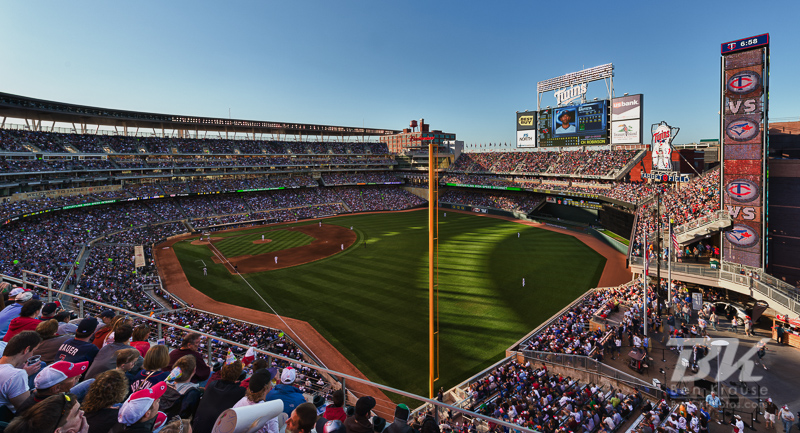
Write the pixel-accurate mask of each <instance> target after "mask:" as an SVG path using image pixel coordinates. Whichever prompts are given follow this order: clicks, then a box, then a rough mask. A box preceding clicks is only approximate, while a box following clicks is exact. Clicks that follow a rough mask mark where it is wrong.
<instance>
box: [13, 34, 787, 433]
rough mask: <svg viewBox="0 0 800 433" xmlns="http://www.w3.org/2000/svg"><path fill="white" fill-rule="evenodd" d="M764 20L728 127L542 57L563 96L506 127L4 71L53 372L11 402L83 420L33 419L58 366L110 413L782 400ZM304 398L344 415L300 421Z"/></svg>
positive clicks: (783, 333)
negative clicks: (661, 113)
mask: <svg viewBox="0 0 800 433" xmlns="http://www.w3.org/2000/svg"><path fill="white" fill-rule="evenodd" d="M763 36H764V35H760V36H757V37H753V38H748V39H746V40H742V41H747V43H746V44H744V45H742V44H741V43H740V41H732V42H731V43H729V44H733V48H728V49H726V44H723V45H722V53H721V60H720V61H721V63H722V70H721V73H720V77H719V79H720V89H721V90H720V92H721V94H722V95H721V96H720V98H721V99H722V100H723V101H724V102H723V103H722V108H721V111H720V115H719V116H720V136H719V137H716V138H713V139H709V140H703V141H700V142H697V143H683V144H680V143H679V142H677V141H673V139H674V138H675V136H676V135H677V134H678V130H679V128H677V127H674V126H671V125H669V124H668V123H667V122H661V123H656V124H653V125H652V128H651V130H652V134H650V135H647V134H645V133H644V132H643V131H644V130H645V129H646V128H645V127H646V125H645V124H644V120H643V119H644V113H645V107H644V97H643V96H644V95H643V94H631V95H629V94H628V93H625V94H624V96H618V95H616V94H615V93H614V90H613V88H614V87H613V84H612V85H610V86H609V85H607V86H606V88H607V89H609V90H608V95H607V97H605V98H602V99H600V100H597V99H598V98H594V99H595V100H594V101H592V100H588V99H587V98H586V95H585V93H586V88H587V86H588V85H590V84H592V83H594V84H597V83H596V82H598V81H599V82H604V81H605V82H606V84H610V83H613V79H614V70H615V69H614V66H613V65H612V64H606V65H601V66H598V67H592V68H588V69H583V70H580V71H577V72H574V73H571V74H568V75H565V76H561V77H556V78H551V79H548V80H544V81H540V82H539V85H538V88H537V91H538V93H539V95H538V96H539V98H538V99H539V100H541V99H542V97H547V96H549V95H550V94H553V93H555V95H554V96H555V98H556V100H557V102H558V105H555V106H554V108H551V107H550V106H546V107H542V106H541V104H540V105H539V106H537V109H536V110H526V111H517V112H516V116H515V125H516V129H515V131H514V132H515V133H516V141H515V142H514V143H512V145H511V146H508V145H506V146H505V147H500V148H492V149H491V150H488V149H484V148H483V147H482V146H481V145H476V144H465V143H464V141H462V140H459V138H458V135H457V133H453V132H443V131H442V130H436V129H433V128H432V126H431V125H430V124H428V123H426V121H425V119H419V120H411V121H408V119H406V120H403V119H398V121H397V124H396V125H382V126H385V127H391V128H383V127H364V126H362V127H352V126H340V125H326V124H313V123H301V122H277V121H272V120H246V119H233V118H217V117H205V116H197V115H194V114H192V113H176V114H163V113H160V112H159V111H162V110H160V109H159V107H153V111H152V112H145V111H128V110H124V109H116V108H103V107H95V106H88V105H79V104H72V103H69V102H62V101H54V100H42V99H36V98H31V97H27V96H23V95H16V94H9V93H0V117H2V126H0V177H1V178H2V181H1V182H0V201H2V206H1V207H0V213H2V215H0V221H1V222H2V225H1V226H0V234H1V235H0V244H1V245H2V247H3V248H2V251H3V254H2V255H0V274H2V281H3V283H2V287H3V295H4V296H3V299H2V300H3V302H4V304H3V310H2V312H0V332H2V336H3V343H2V344H3V346H4V348H5V349H4V350H5V351H4V353H3V358H2V359H3V361H0V364H14V365H15V366H16V367H15V369H14V371H22V370H23V369H25V371H26V374H27V376H26V375H22V373H19V374H17V373H14V374H15V376H13V378H12V376H11V374H12V373H3V375H2V376H0V381H4V382H6V383H7V384H11V383H12V381H17V380H18V379H19V377H23V378H22V379H19V380H23V381H26V380H28V379H27V377H30V379H29V380H30V381H31V384H32V385H30V390H28V387H27V385H25V389H26V391H24V392H22V391H21V388H20V392H19V393H16V394H14V393H12V391H7V390H6V389H0V403H2V404H3V408H4V409H6V410H5V411H4V412H3V414H2V415H3V421H2V422H3V427H6V426H7V427H8V428H9V431H56V430H58V429H55V430H54V429H52V428H50V427H48V428H50V429H49V430H48V429H46V428H44V427H42V428H43V430H36V428H34V427H30V426H35V425H37V424H36V422H38V421H37V420H36V416H35V415H31V414H35V413H39V412H37V411H41V412H42V413H44V412H46V411H51V412H52V413H60V412H61V411H62V409H60V408H59V410H53V409H52V407H55V406H52V407H51V406H48V405H53V404H59V405H61V406H63V407H64V408H66V409H69V408H71V407H72V403H69V404H70V406H69V407H67V406H66V404H67V403H64V402H63V401H61V400H59V402H57V403H53V402H54V401H56V400H57V399H58V398H61V396H62V394H59V393H68V394H63V395H66V396H67V397H66V398H67V401H69V398H70V397H68V396H70V395H71V396H76V397H77V398H78V399H79V400H80V401H82V405H83V406H81V408H82V409H83V411H84V412H85V414H86V419H87V420H88V426H87V427H91V426H94V425H101V424H94V423H95V422H97V423H100V420H101V417H100V415H101V410H111V409H109V408H113V410H114V415H113V417H112V418H113V419H111V421H109V420H108V419H106V420H105V421H106V422H110V423H111V424H109V427H114V425H117V424H119V425H124V426H128V427H130V426H131V425H133V426H135V425H139V424H141V423H146V422H150V423H151V424H149V425H148V427H149V428H151V430H148V431H156V428H158V429H163V430H162V431H166V432H169V431H178V430H170V428H174V429H177V428H178V427H176V426H180V428H183V426H184V425H186V426H187V428H189V426H191V428H192V429H193V431H201V432H211V431H215V432H216V431H220V432H222V431H225V432H234V431H235V432H245V431H247V432H250V431H270V432H271V433H277V432H279V431H288V432H290V433H294V431H295V430H297V431H300V430H303V431H304V433H345V432H348V433H364V432H370V431H375V432H383V431H384V430H386V431H387V432H389V433H395V430H393V429H396V431H397V432H398V433H399V432H401V431H402V432H411V431H412V430H415V431H419V432H425V433H430V432H433V431H436V432H444V431H451V432H459V433H468V432H488V431H498V432H500V431H503V432H510V431H517V432H547V433H554V432H585V433H594V432H603V433H611V432H633V431H636V432H643V433H653V432H655V431H660V432H668V431H674V432H678V431H680V432H682V433H684V432H686V431H687V430H691V431H692V432H694V433H703V432H704V431H705V433H707V432H708V431H709V430H711V431H712V433H722V432H723V429H728V428H730V427H728V424H732V425H733V426H734V428H735V430H734V431H735V432H740V430H741V429H743V428H745V427H748V428H751V429H753V430H759V431H764V432H767V431H769V429H770V428H775V427H774V424H775V416H776V414H778V417H779V418H781V419H782V420H783V421H784V425H786V420H787V415H786V413H788V415H792V412H791V410H790V409H789V408H791V409H793V410H795V411H797V410H798V409H800V399H798V397H797V392H796V390H797V387H798V386H800V379H798V378H797V377H795V376H796V375H793V374H792V371H793V368H794V366H796V365H797V362H798V361H800V356H798V353H797V350H796V348H797V347H798V346H800V319H798V314H800V292H798V288H797V283H798V281H800V268H798V266H797V252H798V251H800V244H798V239H800V232H798V228H797V225H796V224H795V223H794V222H795V221H796V219H797V218H798V216H800V214H798V208H797V207H796V206H794V205H792V203H793V198H794V197H796V193H797V191H798V185H800V184H799V183H798V179H800V174H799V173H800V164H798V162H797V161H798V160H797V158H796V156H797V155H796V149H797V148H798V145H797V143H798V140H797V130H798V127H797V122H785V123H774V124H769V123H768V122H767V119H768V118H767V110H768V99H767V92H766V91H765V89H766V86H767V82H768V78H767V77H768V76H769V38H768V35H767V36H766V37H765V38H762V37H763ZM750 41H754V42H750ZM737 44H738V45H737ZM600 87H602V86H600ZM742 107H745V108H742ZM748 107H749V108H748ZM741 110H746V111H741ZM511 111H514V109H513V108H510V109H509V113H508V117H509V124H510V118H511V117H512V116H511ZM395 128H396V129H395ZM510 131H511V130H510V127H509V135H510V134H511V132H510ZM793 152H794V153H793ZM787 155H788V157H787ZM791 155H794V157H791ZM34 340H35V341H34ZM90 346H91V347H96V349H91V347H90ZM73 349H74V350H73ZM128 349H133V357H132V358H130V360H128V361H126V360H125V359H128V358H125V359H123V358H124V357H125V356H128V355H129V354H130V352H125V351H126V350H128ZM137 349H138V351H139V352H136V350H137ZM85 352H86V353H89V352H91V355H87V354H86V353H85ZM159 353H160V354H161V355H159ZM765 354H766V356H765ZM167 356H168V358H169V359H167ZM187 357H188V358H191V361H187V360H186V358H187ZM161 358H163V362H162V360H161ZM188 362H191V364H190V365H192V367H185V365H189V364H186V363H188ZM84 363H85V364H84ZM40 364H41V365H40ZM67 364H68V367H64V365H67ZM23 365H24V368H23V367H22V366H23ZM75 366H78V368H79V369H83V370H81V372H80V373H74V374H73V373H70V372H69V371H67V370H70V371H71V370H72V369H73V368H74V367H75ZM81 366H82V367H81ZM126 366H127V367H126ZM781 366H782V367H783V368H781ZM787 366H788V367H789V368H785V367H787ZM38 367H41V370H39V369H38ZM9 368H10V367H9ZM34 368H35V369H36V371H35V372H33V373H30V371H31V369H34ZM65 368H66V370H64V369H65ZM87 368H88V371H86V372H85V373H84V370H86V369H87ZM119 370H122V371H123V372H124V375H123V373H120V372H119ZM0 372H2V370H0ZM115 374H116V375H117V376H119V377H123V376H124V377H126V378H127V379H125V380H126V382H125V383H126V385H125V386H124V388H125V389H124V390H123V391H126V392H123V393H122V394H121V397H119V398H117V399H116V400H115V397H113V396H112V394H113V393H112V392H111V391H102V388H101V386H108V387H111V386H113V385H111V383H113V380H114V377H115V376H114V375H115ZM65 378H66V379H65ZM73 378H78V379H73ZM70 381H71V382H70ZM67 382H70V383H69V385H70V386H66V385H64V384H66V383H67ZM14 383H16V382H14ZM26 383H27V382H26ZM128 383H129V385H130V389H127V388H128V385H127V384H128ZM81 384H85V386H81ZM134 384H136V385H135V386H134ZM45 385H47V386H45ZM4 386H5V385H4ZM8 386H9V387H10V386H11V385H8ZM14 386H16V385H14ZM19 386H22V385H19ZM136 387H139V388H136ZM0 388H2V386H0ZM78 388H81V389H78ZM109 389H110V388H109ZM189 389H190V390H191V391H186V390H189ZM176 390H178V391H176ZM278 391H279V392H278ZM170 392H172V394H170ZM276 392H277V394H278V395H276V394H275V393H276ZM69 393H71V394H69ZM141 393H145V394H147V395H149V396H150V397H143V395H144V394H141ZM281 393H282V394H281ZM287 393H292V395H293V396H294V397H287V395H288V394H287ZM56 395H58V397H51V396H56ZM152 395H155V397H152ZM170 395H173V397H174V398H172V399H166V397H167V396H170ZM21 397H22V398H21ZM147 398H149V400H147V402H148V403H147V406H146V407H145V409H144V412H141V413H139V412H137V411H140V409H138V406H137V405H136V403H135V401H136V399H145V400H146V399H147ZM292 398H297V399H299V400H292ZM193 399H194V400H193ZM239 399H245V400H242V401H246V404H243V405H239V403H237V405H234V404H233V403H235V402H237V401H238V400H239ZM247 399H249V400H247ZM62 400H63V399H62ZM156 400H157V401H159V402H160V403H159V404H160V409H159V405H157V404H155V403H152V402H153V401H156ZM773 400H774V401H775V402H778V403H779V404H780V405H781V406H782V407H779V406H776V404H775V403H773ZM98 401H102V402H103V403H102V404H101V405H100V406H97V405H98V404H99V403H97V402H98ZM229 402H230V404H229ZM151 403H152V404H153V405H152V406H151ZM784 404H785V405H786V406H783V405H784ZM23 405H24V406H23ZM308 405H313V406H314V407H312V409H314V410H316V412H315V414H316V416H322V417H323V419H324V420H325V422H323V423H322V424H320V425H318V426H316V425H315V426H314V427H313V428H310V429H308V428H304V427H300V428H299V429H298V427H297V425H296V424H295V423H296V422H297V421H293V420H294V419H296V417H299V418H301V424H302V422H305V421H304V418H303V416H304V415H303V414H302V412H303V409H304V408H306V407H311V406H308ZM23 407H24V408H25V409H24V410H22V409H21V408H23ZM142 407H144V406H142ZM153 407H156V409H155V411H154V412H152V413H151V410H152V408H153ZM76 410H77V409H76ZM67 412H69V410H67ZM157 412H158V413H162V414H164V418H163V419H161V418H159V417H158V416H156V413H157ZM117 414H118V415H117ZM131 414H134V415H131ZM281 414H285V415H283V416H282V415H281ZM770 415H771V418H770ZM62 416H63V413H62ZM328 416H330V417H337V418H328ZM340 416H341V420H340V421H339V422H340V425H339V426H338V427H337V425H335V424H331V423H334V421H336V420H337V419H339V418H338V417H340ZM106 417H107V415H106ZM117 417H118V421H117ZM148 417H149V418H148ZM792 417H794V415H792ZM44 418H47V417H46V416H45V417H44ZM44 418H43V419H44ZM167 418H169V419H170V422H169V424H168V425H166V424H167V422H166V421H164V420H165V419H167ZM153 419H155V420H156V421H152V420H153ZM159 419H160V421H159ZM792 419H794V418H792ZM95 420H97V421H95ZM273 420H277V421H275V424H274V430H273V427H269V429H268V430H259V429H262V428H264V429H267V427H268V426H272V424H270V423H271V422H273ZM62 421H63V420H58V421H56V420H53V421H52V422H54V423H55V425H56V426H57V427H59V426H64V425H66V424H63V423H62ZM313 421H314V422H315V423H316V422H318V421H319V420H317V419H314V420H313ZM42 422H44V421H42ZM68 422H71V421H68ZM153 422H155V423H156V425H158V427H154V425H152V423H153ZM24 423H27V424H25V425H28V427H20V425H22V424H24ZM159 423H160V424H159ZM102 425H103V426H105V424H102ZM771 425H772V427H770V426H771ZM788 425H789V428H791V423H790V424H788ZM365 426H366V427H365ZM24 428H27V429H28V430H24ZM337 428H338V429H337ZM15 429H22V430H15ZM364 429H366V430H364ZM58 431H62V430H58ZM63 431H66V430H63ZM75 431H78V430H75ZM88 431H91V430H88ZM96 431H100V430H96ZM112 431H116V430H112ZM120 431H121V430H120ZM126 431H127V430H126ZM131 431H133V430H131ZM137 431H138V430H137ZM142 431H145V430H142ZM180 431H183V430H180ZM725 431H727V430H725ZM787 433H788V430H787Z"/></svg>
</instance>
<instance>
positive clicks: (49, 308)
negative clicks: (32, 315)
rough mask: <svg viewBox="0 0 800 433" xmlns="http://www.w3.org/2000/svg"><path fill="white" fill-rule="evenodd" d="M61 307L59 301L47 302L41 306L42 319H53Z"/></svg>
mask: <svg viewBox="0 0 800 433" xmlns="http://www.w3.org/2000/svg"><path fill="white" fill-rule="evenodd" d="M61 310H63V308H61V302H59V301H56V302H48V303H46V304H44V306H42V320H48V319H54V318H55V317H56V314H58V313H59V312H60V311H61Z"/></svg>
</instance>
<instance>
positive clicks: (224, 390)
mask: <svg viewBox="0 0 800 433" xmlns="http://www.w3.org/2000/svg"><path fill="white" fill-rule="evenodd" d="M243 368H244V366H243V365H242V361H238V360H237V361H234V362H231V363H229V364H225V365H224V366H223V367H222V370H220V379H219V380H215V381H213V382H209V383H208V385H206V391H205V393H203V398H202V399H201V400H200V405H199V406H198V407H197V413H195V416H194V420H193V421H192V431H193V432H195V433H210V432H211V429H212V428H213V427H214V421H216V420H217V417H219V415H220V414H221V413H222V412H224V411H225V410H226V409H230V408H232V407H233V405H234V404H236V402H238V401H239V400H241V398H242V397H244V395H245V389H244V388H242V387H241V386H239V383H238V380H239V376H240V375H241V374H242V369H243ZM251 381H252V379H251Z"/></svg>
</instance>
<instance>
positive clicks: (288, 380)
mask: <svg viewBox="0 0 800 433" xmlns="http://www.w3.org/2000/svg"><path fill="white" fill-rule="evenodd" d="M296 378H297V372H296V371H295V369H294V368H292V367H286V368H284V369H283V372H282V373H281V383H282V384H284V385H289V384H292V383H294V380H295V379H296Z"/></svg>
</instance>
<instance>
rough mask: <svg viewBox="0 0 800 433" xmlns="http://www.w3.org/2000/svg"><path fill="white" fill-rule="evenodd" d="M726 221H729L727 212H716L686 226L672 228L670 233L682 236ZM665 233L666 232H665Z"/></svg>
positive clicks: (729, 217)
mask: <svg viewBox="0 0 800 433" xmlns="http://www.w3.org/2000/svg"><path fill="white" fill-rule="evenodd" d="M722 219H727V220H729V221H730V220H731V216H730V214H728V211H725V210H718V211H715V212H713V213H711V214H709V215H705V216H702V217H700V218H696V219H694V220H692V221H689V222H688V223H686V224H682V225H679V226H677V227H673V228H672V232H673V233H675V236H678V235H682V234H684V233H687V232H689V231H692V230H697V229H699V228H702V227H704V226H707V225H711V224H713V223H715V222H717V221H719V220H722ZM665 233H666V232H665Z"/></svg>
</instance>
